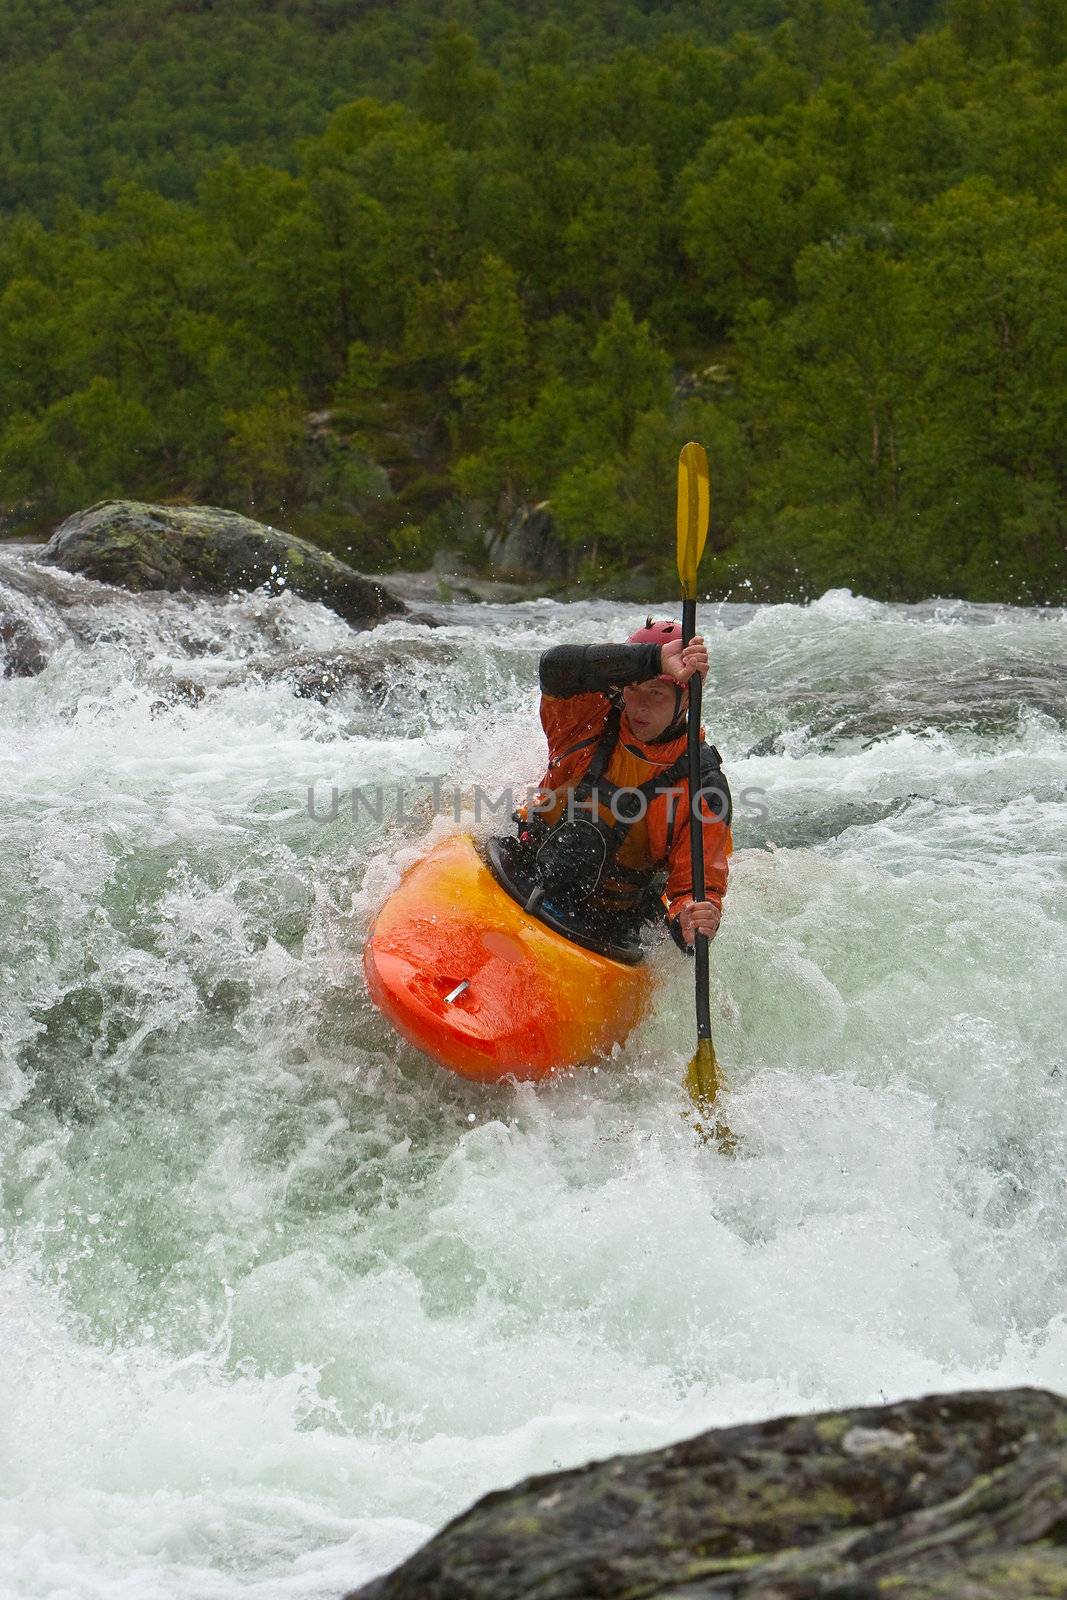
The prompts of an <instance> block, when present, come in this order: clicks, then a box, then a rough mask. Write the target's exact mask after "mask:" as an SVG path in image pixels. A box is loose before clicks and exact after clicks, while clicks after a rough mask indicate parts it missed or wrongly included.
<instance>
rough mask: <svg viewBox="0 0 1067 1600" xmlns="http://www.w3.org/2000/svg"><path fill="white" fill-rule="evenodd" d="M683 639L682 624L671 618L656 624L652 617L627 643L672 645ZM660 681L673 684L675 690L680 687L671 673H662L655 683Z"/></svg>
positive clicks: (646, 620) (647, 619) (646, 619)
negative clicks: (676, 640) (675, 641)
mask: <svg viewBox="0 0 1067 1600" xmlns="http://www.w3.org/2000/svg"><path fill="white" fill-rule="evenodd" d="M681 637H682V624H681V623H680V622H675V621H674V619H673V618H671V617H666V618H664V619H663V620H662V621H660V622H655V621H653V619H652V618H651V617H646V618H645V625H644V627H643V628H638V629H637V631H636V633H631V635H630V637H629V638H628V639H627V641H626V643H627V644H670V643H671V641H672V640H673V639H680V638H681ZM660 679H662V680H663V682H664V683H672V684H673V685H674V686H675V688H679V687H680V685H679V683H678V679H677V678H672V677H671V675H670V673H669V672H661V673H660V675H659V678H657V679H656V680H655V681H656V682H657V683H658V682H659V681H660Z"/></svg>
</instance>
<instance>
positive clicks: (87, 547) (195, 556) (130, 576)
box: [40, 500, 405, 628]
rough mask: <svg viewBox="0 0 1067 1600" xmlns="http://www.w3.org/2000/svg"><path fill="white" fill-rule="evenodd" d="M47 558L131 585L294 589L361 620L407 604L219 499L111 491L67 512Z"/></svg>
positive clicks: (360, 624)
mask: <svg viewBox="0 0 1067 1600" xmlns="http://www.w3.org/2000/svg"><path fill="white" fill-rule="evenodd" d="M40 560H41V561H44V562H50V563H52V564H54V565H56V566H59V567H63V568H65V570H66V571H67V572H80V573H82V574H83V575H84V576H85V577H87V578H96V579H97V580H98V581H99V582H101V583H111V584H117V585H118V586H119V587H120V588H123V589H132V590H134V591H143V590H146V589H171V590H174V589H188V590H193V591H199V592H202V593H209V594H210V593H216V594H218V593H226V592H228V591H230V590H233V589H258V588H260V587H261V586H262V585H263V584H268V585H270V586H271V587H272V588H274V589H276V590H278V591H279V592H280V591H281V590H282V589H284V588H288V589H290V590H291V591H292V593H293V594H297V595H300V596H301V597H302V598H303V599H305V600H320V601H321V602H322V603H323V605H326V606H329V607H330V609H331V610H332V611H336V612H337V613H338V615H339V616H342V617H344V619H345V621H346V622H350V623H352V624H353V626H355V627H357V628H365V627H372V626H373V625H374V623H376V622H378V621H380V620H381V618H383V617H387V616H395V615H399V614H401V613H402V612H403V611H404V609H405V608H404V606H403V604H402V603H401V602H400V601H399V600H396V599H394V598H393V596H392V595H390V594H388V593H387V592H386V591H385V590H384V589H383V588H382V587H381V585H380V584H377V583H374V582H372V581H371V580H370V579H369V578H364V577H361V576H360V574H359V573H358V572H354V571H353V569H352V568H351V567H348V566H346V565H345V563H344V562H343V561H338V560H337V558H336V557H335V556H331V555H328V554H327V553H326V552H325V551H324V550H318V549H316V547H315V546H314V545H313V544H309V543H308V542H307V540H306V539H297V538H294V537H293V536H291V535H289V534H284V533H279V532H278V531H277V529H275V528H268V527H267V526H265V524H263V523H261V522H254V521H253V520H252V519H251V518H250V517H242V516H240V515H238V513H237V512H235V511H225V510H221V509H220V508H219V507H217V506H157V505H146V504H143V503H141V502H140V501H137V500H104V501H102V502H101V503H100V504H99V505H95V506H92V507H90V509H89V510H88V511H80V512H78V513H77V514H76V515H74V516H72V517H68V518H67V520H66V522H64V523H63V524H62V526H61V527H59V528H58V529H57V530H56V532H55V533H54V534H53V536H52V538H51V539H50V540H49V542H48V544H47V545H46V546H45V548H44V551H43V553H42V554H41V556H40Z"/></svg>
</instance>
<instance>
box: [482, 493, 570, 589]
mask: <svg viewBox="0 0 1067 1600" xmlns="http://www.w3.org/2000/svg"><path fill="white" fill-rule="evenodd" d="M486 550H487V552H488V555H489V560H490V561H491V562H492V564H493V567H494V568H495V569H496V571H497V572H498V573H499V574H500V575H501V577H540V578H553V579H558V578H568V577H570V575H571V565H572V555H573V554H574V552H572V551H570V550H568V549H567V548H566V546H565V545H563V544H561V543H560V541H559V539H558V538H557V537H556V531H555V527H554V525H553V522H552V512H551V511H550V509H549V506H548V502H547V501H542V502H541V504H540V505H535V506H520V507H519V509H518V510H517V511H516V512H515V513H514V515H513V516H512V517H511V520H510V521H509V523H508V525H507V528H506V529H505V531H504V532H503V533H495V532H493V531H492V530H490V531H489V533H487V535H486Z"/></svg>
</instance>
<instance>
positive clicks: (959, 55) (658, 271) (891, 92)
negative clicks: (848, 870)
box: [0, 0, 1067, 599]
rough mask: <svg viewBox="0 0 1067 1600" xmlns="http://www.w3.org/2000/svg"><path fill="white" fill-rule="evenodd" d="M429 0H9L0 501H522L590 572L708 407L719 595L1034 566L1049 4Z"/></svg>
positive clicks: (1004, 574)
mask: <svg viewBox="0 0 1067 1600" xmlns="http://www.w3.org/2000/svg"><path fill="white" fill-rule="evenodd" d="M429 10H430V8H429V7H428V6H427V4H426V3H425V0H402V3H398V4H396V5H392V6H387V7H386V6H381V7H377V8H368V7H360V8H357V7H355V6H354V5H352V4H348V3H344V0H336V3H332V0H277V3H275V4H270V3H268V0H260V3H253V0H227V4H226V5H225V6H224V7H221V6H220V7H219V8H218V9H214V8H213V6H212V5H211V4H210V0H185V3H174V0H152V3H150V4H146V5H143V6H141V7H140V8H139V9H138V10H137V12H136V14H135V13H134V12H133V10H132V9H131V8H130V7H129V6H128V4H124V5H122V6H119V5H117V4H115V3H114V0H103V3H101V0H97V3H93V0H9V4H8V6H7V8H6V9H5V16H4V20H3V22H2V23H0V54H3V55H5V56H6V58H7V60H8V63H9V64H8V65H7V66H6V67H5V69H4V72H3V80H4V82H3V86H4V90H5V93H4V96H3V97H2V98H3V100H4V109H3V112H2V117H0V137H2V139H3V140H4V141H5V143H6V154H7V155H9V156H10V157H11V159H10V160H8V159H5V160H4V161H3V162H2V163H0V167H2V169H3V171H4V181H5V182H6V184H7V186H8V187H7V193H6V202H7V208H8V209H7V212H6V215H5V217H4V220H3V223H2V225H0V498H2V500H3V501H4V503H5V505H6V506H7V507H8V512H9V525H11V526H23V527H24V526H27V525H30V524H31V523H32V522H33V521H34V520H36V521H37V523H41V522H43V521H44V520H45V519H49V520H54V518H55V517H56V516H57V515H59V514H61V513H65V512H67V511H70V510H71V509H73V508H75V507H78V506H80V505H83V504H86V503H88V502H90V501H92V500H94V499H98V498H101V497H102V496H104V495H108V494H115V493H123V494H135V495H138V496H142V497H146V498H175V497H180V496H185V497H189V498H195V499H202V500H203V499H208V500H214V501H217V502H222V503H226V504H230V505H233V506H236V507H238V508H240V509H248V510H250V511H252V513H253V514H256V515H260V516H263V517H265V518H266V519H267V520H271V519H274V520H281V521H284V522H285V523H286V525H287V526H290V527H294V528H297V529H299V531H302V532H305V533H309V534H311V535H312V536H313V537H318V538H320V539H322V540H323V541H324V542H327V543H330V544H332V546H333V547H334V548H337V549H339V550H341V551H345V550H349V549H351V550H352V552H353V559H356V560H358V561H360V562H362V563H364V564H374V563H377V564H386V563H388V562H390V561H395V560H397V559H400V560H404V561H408V562H410V561H418V560H421V559H424V558H425V557H427V556H428V555H429V553H430V552H431V551H432V549H433V548H434V546H435V545H437V544H440V543H443V542H447V543H451V544H455V543H456V542H458V541H461V540H463V539H464V538H468V537H473V533H474V530H475V529H476V527H477V524H478V520H479V518H480V517H481V518H483V519H488V520H493V519H494V518H496V517H498V516H499V515H501V514H502V508H506V507H507V506H508V505H510V504H515V503H518V502H520V501H524V500H526V501H529V500H542V499H548V500H549V501H550V502H551V505H552V508H553V511H554V515H555V519H556V523H557V526H558V528H559V530H560V533H561V536H562V537H563V538H564V539H565V540H566V541H567V542H568V543H570V544H571V545H572V546H573V547H574V550H575V560H576V563H580V570H581V571H583V572H584V573H587V574H588V575H590V576H591V575H593V574H594V573H597V574H603V573H604V572H605V571H607V572H609V573H610V572H611V571H613V570H614V571H622V570H623V569H624V568H629V567H631V566H633V564H634V563H635V562H637V561H644V562H646V563H651V564H653V565H654V564H655V563H656V562H657V561H660V560H661V559H662V553H663V552H664V550H665V548H666V549H669V539H670V524H671V520H672V506H671V501H672V495H673V471H674V467H673V462H674V457H675V454H676V451H677V448H678V446H679V445H680V444H681V443H682V442H683V441H684V440H685V439H686V438H688V437H696V438H700V439H702V440H704V441H705V442H706V443H707V445H708V448H709V452H710V455H711V458H712V466H713V474H714V479H715V485H716V493H715V529H714V535H713V537H714V541H715V547H716V551H717V554H716V557H715V563H714V570H713V572H712V573H711V577H712V581H714V583H715V584H716V585H717V586H718V587H719V588H720V591H721V590H724V589H727V588H732V589H733V591H734V592H735V593H736V592H739V590H738V586H741V585H746V586H747V585H751V588H752V589H753V590H755V591H756V592H759V593H764V594H773V595H784V594H803V593H811V592H818V591H819V590H821V589H823V588H826V587H828V586H831V585H839V584H850V585H852V586H853V587H855V588H857V589H862V590H863V591H865V592H867V593H872V594H878V595H883V596H888V597H905V598H908V597H910V598H916V597H921V596H923V595H926V594H930V593H955V594H964V595H967V596H969V597H971V598H976V599H993V598H1007V599H1017V598H1033V599H1049V598H1061V597H1062V592H1063V589H1064V580H1065V577H1067V557H1065V554H1064V551H1065V545H1067V540H1065V537H1064V533H1065V527H1067V516H1065V511H1064V490H1065V487H1067V444H1065V439H1067V429H1065V427H1064V422H1065V417H1064V412H1065V410H1067V382H1065V379H1067V372H1065V366H1067V219H1065V206H1067V164H1065V151H1067V65H1065V60H1067V0H1029V4H1028V5H1025V4H1021V3H1020V0H951V9H950V13H949V15H948V16H947V18H946V19H939V17H938V15H937V14H936V13H933V12H932V8H931V7H930V6H929V5H927V4H925V3H923V0H913V3H912V4H911V5H910V6H909V5H905V6H899V5H898V6H895V7H894V8H893V10H892V12H890V9H889V7H888V5H886V6H885V7H883V8H882V9H881V10H879V9H877V8H873V7H872V8H867V7H865V6H864V5H863V4H862V3H861V0H782V3H781V4H778V3H777V0H749V3H748V4H747V5H746V4H745V3H744V0H727V3H726V4H725V5H722V6H720V7H718V8H717V9H716V10H715V16H716V18H717V19H718V20H717V24H716V25H717V27H718V30H719V33H718V37H717V38H716V37H715V36H714V35H713V34H712V33H711V32H710V31H709V24H708V22H707V18H708V17H709V16H710V15H711V14H712V8H711V7H710V6H708V5H706V4H705V3H702V0H677V3H675V4H665V5H662V6H657V5H654V4H649V3H648V0H614V4H611V5H608V4H601V5H595V6H594V5H592V4H587V5H586V7H585V8H584V10H583V9H582V8H577V9H576V8H574V7H570V8H569V10H568V16H569V23H568V27H567V28H566V29H564V28H563V27H562V26H560V25H559V23H558V22H557V21H556V20H554V19H555V18H556V16H557V15H559V14H560V13H561V8H557V7H555V6H553V5H550V4H547V3H543V0H542V3H537V0H530V3H529V4H527V5H525V6H522V7H519V6H516V5H514V4H508V5H505V4H503V0H499V3H497V4H482V3H478V0H467V3H466V5H463V6H456V7H454V8H453V11H452V13H450V14H452V15H455V16H458V17H460V18H461V19H462V22H463V24H464V25H463V26H461V25H459V23H457V22H456V21H446V22H443V23H441V24H440V25H439V26H437V27H436V29H435V30H434V32H433V35H432V46H428V45H427V43H426V41H427V37H428V34H427V18H428V13H429ZM357 11H358V15H356V13H357ZM742 22H745V23H747V24H748V25H749V26H750V27H751V26H752V25H754V24H755V25H758V31H748V32H744V33H739V32H736V31H733V32H731V31H730V30H735V29H736V28H737V26H738V25H739V24H740V23H742ZM924 26H925V31H917V30H919V29H921V28H923V27H924ZM912 34H914V35H915V36H914V37H906V36H905V35H912ZM370 90H374V91H375V93H374V96H373V97H372V96H371V95H370V93H369V92H367V91H370ZM353 95H355V96H356V97H355V98H353ZM385 95H387V96H391V97H395V98H391V99H387V98H384V97H383V96H385ZM20 108H21V109H20ZM18 503H21V506H22V512H21V522H20V521H19V520H18V517H15V518H12V517H11V509H12V508H14V507H16V506H17V504H18ZM744 592H746V593H747V592H749V589H748V588H747V587H745V590H744Z"/></svg>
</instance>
